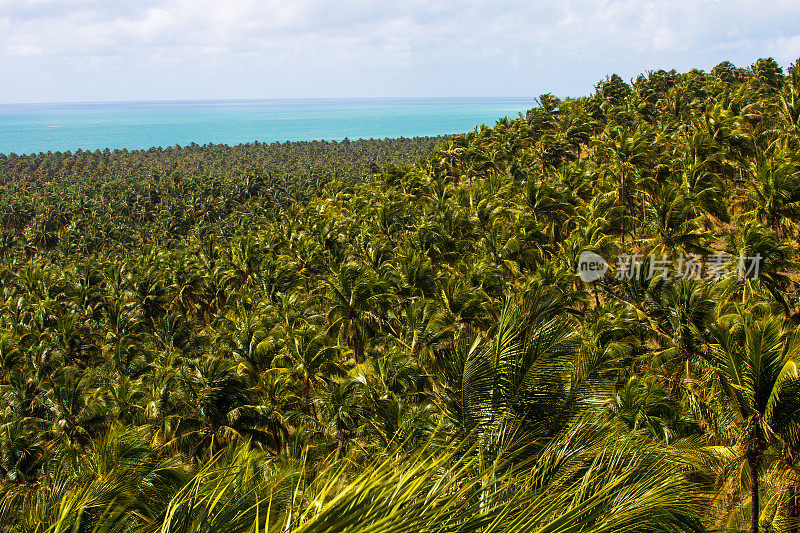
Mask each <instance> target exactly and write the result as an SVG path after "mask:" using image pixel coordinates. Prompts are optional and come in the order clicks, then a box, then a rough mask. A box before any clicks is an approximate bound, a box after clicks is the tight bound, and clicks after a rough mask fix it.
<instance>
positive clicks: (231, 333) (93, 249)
mask: <svg viewBox="0 0 800 533" xmlns="http://www.w3.org/2000/svg"><path fill="white" fill-rule="evenodd" d="M798 124H800V67H798V64H795V65H793V66H792V67H790V68H789V69H787V72H786V74H784V72H783V70H782V69H781V68H780V67H779V66H778V65H777V64H776V63H775V61H773V60H772V59H761V60H759V61H757V62H756V63H755V64H754V65H753V66H752V67H750V68H746V69H742V68H736V67H734V66H733V65H731V64H729V63H721V64H720V65H717V66H716V67H714V68H713V69H712V70H711V71H710V72H703V71H699V70H692V71H690V72H687V73H683V74H679V73H677V72H676V71H674V70H673V71H669V72H666V71H654V72H648V73H647V74H646V75H642V76H639V77H638V78H637V79H636V80H635V81H633V82H632V83H631V84H627V83H625V82H624V81H623V80H622V79H621V78H620V77H619V76H616V75H614V76H611V77H609V78H607V79H605V80H603V81H601V82H600V83H599V84H598V85H597V87H596V91H595V92H594V93H593V94H592V95H591V96H588V97H583V98H578V99H572V100H564V101H562V100H560V99H558V98H556V97H554V96H553V95H550V94H547V95H542V96H541V97H540V98H539V99H538V100H537V106H536V107H534V108H532V109H530V110H529V111H527V113H526V114H525V115H524V116H523V115H521V116H519V117H518V118H514V119H509V118H504V119H501V120H500V121H498V122H497V123H496V124H495V125H494V126H493V127H486V126H481V127H480V128H476V129H475V131H473V132H470V133H468V134H466V135H456V136H451V137H447V138H440V139H401V140H394V141H391V140H386V141H353V142H342V143H297V144H284V145H261V144H254V145H243V146H237V147H232V148H229V147H224V146H204V147H200V146H190V147H186V148H181V149H178V148H176V149H167V150H150V151H147V152H126V151H117V152H108V151H106V152H91V153H90V152H78V153H75V154H69V153H68V154H58V153H56V154H39V155H34V156H14V155H10V156H0V176H2V178H0V179H2V180H3V181H2V185H3V187H2V188H1V189H0V222H2V226H3V240H2V243H0V254H2V263H0V287H2V292H1V293H0V364H1V365H2V366H1V369H0V394H1V395H2V398H3V403H2V407H3V410H2V412H0V476H2V485H0V524H2V525H1V526H0V528H3V529H2V530H3V531H4V532H9V533H10V532H15V533H16V532H20V533H23V532H24V533H28V532H37V533H39V532H53V533H55V532H61V531H64V532H66V531H71V532H90V531H131V532H150V531H153V532H154V531H161V532H164V533H166V532H176V533H177V532H193V531H198V532H199V531H204V532H211V531H214V532H251V531H252V532H260V531H267V532H277V531H283V532H304V533H305V532H312V531H313V532H323V531H324V532H333V531H359V532H361V531H375V532H381V533H383V532H409V531H419V532H429V531H430V532H433V531H436V532H445V531H448V532H449V531H453V532H455V531H459V532H467V531H481V532H500V531H504V532H506V531H507V532H516V531H538V532H618V531H636V532H640V531H641V532H648V531H653V532H662V531H671V532H703V531H731V532H732V531H751V532H756V531H789V532H796V531H798V530H800V494H799V492H800V471H798V466H797V465H796V464H797V462H798V457H800V414H799V413H800V371H798V368H797V361H798V359H800V329H798V324H799V323H800V305H798V292H797V291H798V287H797V284H798V277H797V276H798V272H797V269H798V260H799V259H800V258H798V236H799V235H800V225H799V223H800V156H798V154H799V153H800V151H799V150H798V149H799V148H800V129H798V128H799V126H798ZM587 250H588V251H593V252H595V253H597V254H600V255H601V256H602V257H604V258H606V259H607V261H608V263H609V264H610V269H609V272H608V273H607V274H606V275H605V276H604V277H601V278H600V279H598V280H596V281H594V282H593V283H588V282H584V281H583V278H581V277H580V276H579V272H578V264H579V257H580V255H581V253H582V252H583V251H587ZM665 257H666V258H669V260H668V261H667V262H666V263H665V262H664V258H665ZM625 258H629V259H630V258H633V259H634V263H633V264H629V265H628V266H626V263H625V260H624V259H625ZM618 259H619V260H618ZM715 265H716V268H715ZM631 267H636V268H631ZM721 267H724V268H721ZM697 269H702V270H697ZM692 273H694V274H695V275H685V274H692Z"/></svg>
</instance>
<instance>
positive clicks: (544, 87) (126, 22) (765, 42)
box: [0, 0, 800, 101]
mask: <svg viewBox="0 0 800 533" xmlns="http://www.w3.org/2000/svg"><path fill="white" fill-rule="evenodd" d="M766 55H773V56H774V57H775V58H776V59H777V60H779V61H780V62H782V63H784V64H786V63H788V62H790V61H792V60H793V59H795V58H796V57H797V56H798V55H800V6H798V5H796V3H794V2H788V1H783V0H777V1H776V2H774V3H772V4H771V5H770V7H769V9H765V8H764V6H763V4H762V3H760V2H755V1H745V0H732V1H726V2H721V1H719V2H716V1H702V0H674V1H670V2H663V1H660V0H659V1H634V0H619V1H614V0H600V1H590V0H565V1H562V2H545V1H541V0H533V1H521V0H520V1H518V0H507V1H502V2H498V1H497V0H494V1H484V0H461V1H451V0H440V1H435V0H434V1H431V0H426V1H423V0H406V1H403V2H377V1H367V0H351V1H348V0H339V1H331V0H296V1H293V2H286V1H278V0H262V1H257V0H228V1H211V0H136V1H132V0H121V1H115V2H107V1H100V0H0V69H3V71H4V72H7V73H12V75H11V76H6V78H7V80H8V81H6V82H5V83H4V84H0V101H24V100H31V99H33V100H69V99H81V100H93V99H130V98H133V99H138V98H141V99H145V98H197V97H271V96H278V97H283V96H365V95H374V96H387V95H397V96H402V95H481V94H486V95H499V94H506V95H512V94H513V95H522V94H537V91H539V92H543V91H549V90H552V91H554V92H556V93H558V94H573V95H574V94H584V93H587V92H588V91H590V90H591V85H592V83H593V82H594V81H596V80H598V79H599V78H600V77H602V76H603V75H605V74H608V73H610V72H619V73H620V74H622V75H623V76H626V77H630V76H634V75H635V74H637V73H638V72H641V71H644V70H647V69H652V68H661V67H663V68H672V67H675V68H678V69H688V68H691V67H693V66H697V67H701V68H710V67H711V66H713V65H714V64H716V63H717V62H719V61H722V60H724V59H728V60H731V61H733V62H734V63H736V64H740V65H747V64H750V63H752V61H754V60H755V59H756V58H757V57H760V56H766Z"/></svg>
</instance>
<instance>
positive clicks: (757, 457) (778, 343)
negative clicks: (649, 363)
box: [708, 309, 800, 533]
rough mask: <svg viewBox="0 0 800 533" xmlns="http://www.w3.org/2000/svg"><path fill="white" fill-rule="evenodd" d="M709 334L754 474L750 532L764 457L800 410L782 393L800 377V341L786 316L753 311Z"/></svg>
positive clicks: (755, 524)
mask: <svg viewBox="0 0 800 533" xmlns="http://www.w3.org/2000/svg"><path fill="white" fill-rule="evenodd" d="M710 332H711V338H712V342H711V344H710V350H709V353H708V359H709V362H710V363H711V364H712V365H714V373H715V378H716V381H717V384H718V386H719V393H720V394H722V395H723V396H724V398H725V399H726V400H727V401H729V402H730V404H729V406H730V409H731V410H732V411H733V413H735V416H736V426H737V433H738V439H739V440H738V442H737V445H738V446H739V448H740V449H741V450H742V454H743V457H744V459H745V461H746V462H747V466H748V468H749V475H750V508H751V516H750V533H758V531H759V520H760V504H759V496H760V492H759V469H760V467H761V461H762V458H763V457H764V454H765V452H766V451H767V450H768V449H769V447H770V446H771V445H773V444H774V443H775V442H776V438H777V436H776V431H777V430H778V429H779V428H780V427H781V426H785V425H786V424H787V423H788V422H790V421H791V420H793V419H794V418H793V417H795V416H796V414H795V413H796V412H797V410H798V408H800V397H799V396H794V395H791V396H790V395H788V394H782V391H785V390H790V389H789V388H788V387H789V385H790V384H793V383H795V382H797V381H798V380H800V372H798V367H797V360H798V358H799V357H800V343H798V338H797V336H796V335H795V334H793V333H792V332H791V330H787V329H786V324H785V323H784V321H783V320H782V319H780V318H777V317H775V316H769V315H767V316H765V317H759V316H758V315H757V313H756V311H755V310H753V309H743V310H741V311H740V312H739V313H738V314H736V315H732V316H728V317H723V319H722V320H721V321H720V323H719V324H717V325H715V326H712V328H711V329H710ZM791 390H796V389H791Z"/></svg>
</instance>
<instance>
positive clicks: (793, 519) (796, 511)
mask: <svg viewBox="0 0 800 533" xmlns="http://www.w3.org/2000/svg"><path fill="white" fill-rule="evenodd" d="M797 504H798V502H797V484H796V483H793V484H792V485H791V486H790V487H789V505H788V509H787V513H786V514H787V515H788V517H787V518H788V519H789V532H790V533H798V531H799V529H798V527H797V526H798V524H797V519H798V517H800V508H798V505H797Z"/></svg>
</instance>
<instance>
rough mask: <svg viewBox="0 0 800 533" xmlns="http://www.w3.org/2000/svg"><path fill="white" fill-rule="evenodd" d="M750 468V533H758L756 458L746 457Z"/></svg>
mask: <svg viewBox="0 0 800 533" xmlns="http://www.w3.org/2000/svg"><path fill="white" fill-rule="evenodd" d="M747 464H748V465H749V466H750V514H751V516H750V533H758V513H759V504H758V458H757V457H752V456H751V457H748V458H747Z"/></svg>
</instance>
